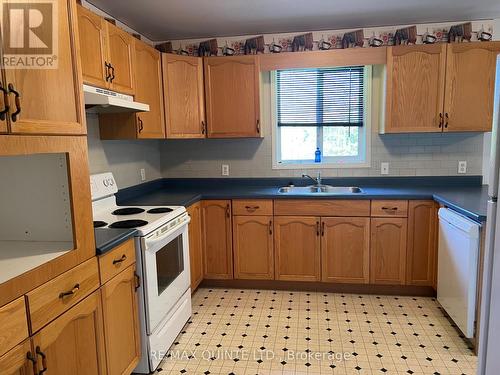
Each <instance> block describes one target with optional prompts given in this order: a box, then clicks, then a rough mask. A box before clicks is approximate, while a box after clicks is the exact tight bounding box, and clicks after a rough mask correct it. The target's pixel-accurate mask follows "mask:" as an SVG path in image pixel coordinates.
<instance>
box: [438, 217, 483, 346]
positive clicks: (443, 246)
mask: <svg viewBox="0 0 500 375" xmlns="http://www.w3.org/2000/svg"><path fill="white" fill-rule="evenodd" d="M479 231H480V224H478V223H477V222H475V221H472V220H470V219H467V218H465V217H464V216H462V215H460V214H458V213H456V212H455V211H453V210H450V209H448V208H440V209H439V249H438V278H437V300H438V302H439V303H440V304H441V306H442V307H443V308H444V309H445V311H446V312H447V313H448V315H449V316H450V317H451V318H452V319H453V321H454V322H455V324H456V325H457V326H458V328H460V330H461V331H462V333H463V334H464V335H465V337H467V338H472V337H473V336H474V321H475V319H476V284H477V260H478V255H479Z"/></svg>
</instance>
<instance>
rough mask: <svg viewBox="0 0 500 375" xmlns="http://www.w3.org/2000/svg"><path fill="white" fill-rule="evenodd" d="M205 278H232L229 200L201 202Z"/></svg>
mask: <svg viewBox="0 0 500 375" xmlns="http://www.w3.org/2000/svg"><path fill="white" fill-rule="evenodd" d="M202 218H203V224H202V226H203V245H204V246H203V250H204V256H203V261H204V266H205V278H207V279H232V278H233V249H232V233H231V201H230V200H207V201H203V202H202Z"/></svg>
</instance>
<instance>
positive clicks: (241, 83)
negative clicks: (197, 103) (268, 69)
mask: <svg viewBox="0 0 500 375" xmlns="http://www.w3.org/2000/svg"><path fill="white" fill-rule="evenodd" d="M258 61H259V60H258V56H255V55H253V56H232V57H227V56H225V57H207V58H205V98H206V105H207V126H208V136H209V137H211V138H231V137H233V138H235V137H259V136H260V104H259V63H258Z"/></svg>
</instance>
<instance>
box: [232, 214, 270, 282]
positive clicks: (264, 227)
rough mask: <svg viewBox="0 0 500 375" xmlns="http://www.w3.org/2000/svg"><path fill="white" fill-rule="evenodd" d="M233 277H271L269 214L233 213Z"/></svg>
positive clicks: (264, 278)
mask: <svg viewBox="0 0 500 375" xmlns="http://www.w3.org/2000/svg"><path fill="white" fill-rule="evenodd" d="M233 249H234V278H235V279H260V280H273V279H274V248H273V217H272V216H234V217H233Z"/></svg>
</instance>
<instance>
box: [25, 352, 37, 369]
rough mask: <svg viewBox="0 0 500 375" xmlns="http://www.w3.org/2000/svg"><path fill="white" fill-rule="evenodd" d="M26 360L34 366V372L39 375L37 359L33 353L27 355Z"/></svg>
mask: <svg viewBox="0 0 500 375" xmlns="http://www.w3.org/2000/svg"><path fill="white" fill-rule="evenodd" d="M26 359H27V360H28V361H30V362H31V363H32V364H33V372H34V373H35V374H38V371H37V370H38V369H37V368H36V357H35V356H34V355H33V353H31V351H29V352H27V353H26Z"/></svg>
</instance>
